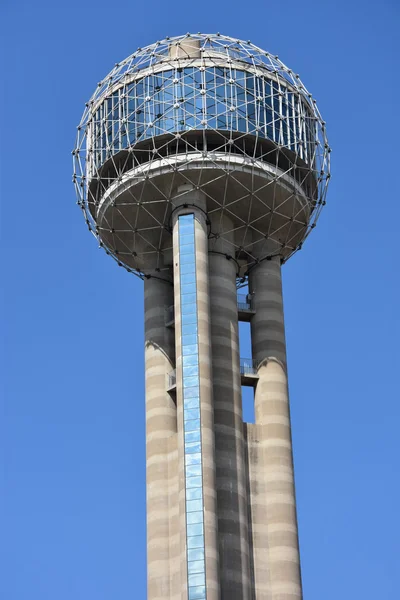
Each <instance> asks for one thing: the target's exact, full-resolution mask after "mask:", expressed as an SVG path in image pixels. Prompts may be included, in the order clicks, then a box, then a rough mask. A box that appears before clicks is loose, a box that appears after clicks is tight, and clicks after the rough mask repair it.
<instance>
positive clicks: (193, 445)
mask: <svg viewBox="0 0 400 600" xmlns="http://www.w3.org/2000/svg"><path fill="white" fill-rule="evenodd" d="M200 451H201V447H200V443H199V442H190V443H187V444H185V452H186V454H188V455H189V454H197V453H198V452H200ZM200 456H201V455H200ZM186 458H189V457H188V456H187V457H186Z"/></svg>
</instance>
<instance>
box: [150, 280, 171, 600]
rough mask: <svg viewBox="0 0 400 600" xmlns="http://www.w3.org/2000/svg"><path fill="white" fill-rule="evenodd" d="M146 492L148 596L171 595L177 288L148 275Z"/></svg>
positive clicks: (156, 598) (157, 597) (164, 596)
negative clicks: (170, 381) (172, 315)
mask: <svg viewBox="0 0 400 600" xmlns="http://www.w3.org/2000/svg"><path fill="white" fill-rule="evenodd" d="M144 301H145V369H146V478H147V485H146V492H147V569H148V598H151V599H152V600H158V599H159V600H161V599H165V598H169V597H170V592H171V574H170V566H171V553H170V544H171V542H170V538H171V534H173V530H172V529H171V521H170V515H169V512H168V510H166V507H168V505H169V502H170V495H171V488H172V487H173V485H174V484H173V481H171V479H170V475H169V469H170V452H171V450H172V452H173V448H171V445H170V440H171V438H172V439H173V438H175V439H176V431H177V419H176V407H175V404H174V402H173V400H172V398H171V397H170V395H169V394H168V393H167V391H166V389H167V376H168V373H169V372H170V371H171V370H172V369H173V364H174V355H175V348H174V336H173V333H172V332H171V331H170V330H168V329H167V328H166V327H165V308H166V307H168V306H171V304H172V303H173V287H172V285H171V284H168V283H165V282H163V281H160V280H159V279H157V278H155V277H154V278H153V277H152V278H150V279H146V280H145V285H144Z"/></svg>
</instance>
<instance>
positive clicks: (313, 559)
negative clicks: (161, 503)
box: [0, 0, 400, 600]
mask: <svg viewBox="0 0 400 600" xmlns="http://www.w3.org/2000/svg"><path fill="white" fill-rule="evenodd" d="M0 10H1V15H0V17H1V22H2V36H1V37H2V40H1V45H2V48H1V55H2V70H1V80H2V81H1V84H0V85H1V87H2V97H1V108H2V110H1V119H0V127H1V131H0V139H1V142H0V143H1V198H2V212H1V226H2V231H1V255H0V256H1V261H2V277H1V283H2V303H3V306H2V310H1V321H2V323H1V330H2V338H3V339H2V341H3V342H4V343H3V345H2V346H3V350H2V352H3V355H2V357H1V363H0V368H1V371H2V375H1V379H2V391H1V395H2V398H1V415H0V428H1V430H0V457H1V462H2V470H1V474H2V477H1V483H0V486H1V489H0V519H1V521H2V523H1V530H2V534H1V539H2V541H1V551H2V554H3V555H2V556H1V557H0V597H1V598H2V599H4V600H72V599H73V600H128V599H134V600H145V598H146V575H145V568H146V556H145V549H146V546H145V437H144V435H145V422H144V364H143V284H142V282H141V281H140V280H139V279H137V278H135V277H134V276H132V275H128V274H127V273H126V272H125V271H124V270H123V269H120V268H118V267H117V265H116V264H115V263H114V261H112V260H111V259H110V258H109V257H107V256H106V255H105V253H104V252H103V251H101V250H99V249H98V248H97V245H96V242H95V240H94V238H93V237H91V236H90V235H89V234H88V232H87V230H86V226H85V224H84V222H83V219H82V217H81V213H80V210H79V209H78V208H77V207H76V205H75V200H76V199H75V192H74V189H73V185H72V182H71V178H72V157H71V150H72V148H73V146H74V138H75V133H76V126H77V125H78V123H79V120H80V117H81V114H82V112H83V109H84V103H85V102H86V101H87V100H88V99H89V97H90V96H91V94H92V92H93V91H94V89H95V86H96V84H97V82H98V81H99V80H100V79H102V78H103V77H104V76H105V75H106V74H107V73H108V71H109V70H110V69H111V68H112V67H113V65H114V63H116V62H118V61H119V60H121V59H123V58H125V57H126V56H127V55H129V54H131V53H132V52H133V51H134V50H136V48H137V47H138V46H145V45H147V44H150V43H152V42H154V41H156V40H157V39H162V38H163V37H165V36H166V35H170V36H173V35H179V34H183V33H186V32H188V31H191V32H197V31H201V32H206V33H213V32H217V31H220V32H221V33H225V34H226V35H231V36H234V37H239V38H242V39H245V40H247V39H250V40H251V41H252V42H254V43H255V44H257V45H259V46H261V47H263V48H265V49H266V50H268V51H270V52H271V53H273V54H277V55H279V57H280V58H281V60H282V61H283V62H284V63H286V64H287V65H288V66H289V67H291V68H292V69H293V70H294V71H295V72H296V73H299V74H300V76H301V78H302V80H303V82H304V83H305V85H306V86H307V88H308V89H310V91H311V92H312V93H313V95H314V96H315V97H316V99H317V102H318V106H319V108H320V110H321V113H322V115H323V117H324V119H325V120H326V122H327V131H328V137H329V141H330V144H331V146H332V148H333V152H332V173H333V175H332V183H331V187H330V189H329V192H328V202H327V206H326V207H325V209H324V211H323V213H322V216H321V219H320V221H319V223H318V226H317V228H316V229H315V231H313V233H312V235H311V236H310V238H309V239H308V240H307V242H306V244H305V246H304V248H303V250H302V251H301V252H299V253H297V254H296V255H295V256H294V257H293V258H292V259H291V260H290V261H289V262H288V264H286V265H285V267H284V294H285V310H286V327H287V341H288V355H289V370H290V392H291V406H292V424H293V441H294V457H295V468H296V482H297V498H298V516H299V527H300V544H301V558H302V569H303V580H304V598H305V600H337V599H338V598H340V600H356V599H360V600H361V599H362V600H393V599H394V598H396V597H398V593H399V592H398V568H399V564H398V560H399V553H400V542H399V540H400V526H399V492H400V481H399V456H400V455H399V450H400V448H399V441H398V429H399V426H398V422H399V417H400V406H399V404H400V402H399V401H400V392H399V383H398V373H399V370H400V369H399V359H400V354H399V335H400V327H399V308H398V307H399V300H400V293H399V291H400V286H399V269H398V265H399V253H398V246H399V244H398V240H399V222H400V211H399V206H400V204H399V195H400V194H399V173H400V163H399V142H400V130H399V119H398V114H399V106H398V102H399V95H400V88H399V83H398V81H399V79H398V63H399V58H400V57H399V47H398V43H396V42H395V38H396V36H398V30H399V25H400V19H399V16H400V8H399V4H398V2H397V1H396V0H392V1H389V0H382V1H381V2H380V3H379V4H378V3H376V2H368V0H367V1H365V0H364V1H358V0H338V1H336V2H323V1H321V0H320V1H314V0H303V1H301V2H299V1H294V0H286V1H285V2H281V3H277V2H274V3H272V2H267V1H260V0H255V1H253V2H237V1H236V0H230V1H229V2H227V1H226V0H220V1H219V2H215V1H214V0H213V1H211V0H203V1H202V2H197V3H194V2H193V3H190V2H179V1H178V2H167V1H163V2H160V1H159V0H156V1H153V2H151V3H150V2H139V1H136V2H118V3H116V2H105V1H104V0H96V1H94V0H90V1H84V0H80V1H79V2H78V1H77V0H70V1H69V2H62V3H60V2H50V1H40V0H39V1H37V2H28V1H25V2H18V1H15V0H14V1H13V2H11V1H10V0H2V4H1V9H0ZM246 343H247V342H246V338H243V344H242V345H243V348H244V349H243V352H245V351H246Z"/></svg>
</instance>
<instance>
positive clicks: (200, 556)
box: [188, 548, 204, 561]
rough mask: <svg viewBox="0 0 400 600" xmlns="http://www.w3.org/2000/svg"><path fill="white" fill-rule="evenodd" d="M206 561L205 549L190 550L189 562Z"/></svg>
mask: <svg viewBox="0 0 400 600" xmlns="http://www.w3.org/2000/svg"><path fill="white" fill-rule="evenodd" d="M191 560H204V548H191V549H190V550H188V561H191Z"/></svg>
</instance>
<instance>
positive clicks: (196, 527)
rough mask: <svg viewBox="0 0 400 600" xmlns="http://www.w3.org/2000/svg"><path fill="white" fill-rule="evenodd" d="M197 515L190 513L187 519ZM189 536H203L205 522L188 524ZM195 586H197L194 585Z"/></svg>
mask: <svg viewBox="0 0 400 600" xmlns="http://www.w3.org/2000/svg"><path fill="white" fill-rule="evenodd" d="M193 514H195V513H188V514H187V517H188V516H190V515H193ZM186 530H187V535H188V537H189V536H192V535H201V534H202V533H203V522H201V523H187V524H186ZM194 585H195V584H194Z"/></svg>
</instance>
